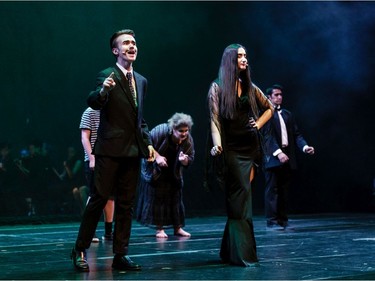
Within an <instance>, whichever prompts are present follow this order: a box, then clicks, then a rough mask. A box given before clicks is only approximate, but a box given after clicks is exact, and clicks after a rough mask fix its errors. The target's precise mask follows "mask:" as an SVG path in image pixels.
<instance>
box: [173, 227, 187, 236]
mask: <svg viewBox="0 0 375 281" xmlns="http://www.w3.org/2000/svg"><path fill="white" fill-rule="evenodd" d="M174 235H176V236H183V237H190V236H191V235H190V233H189V232H186V231H185V230H183V229H182V228H181V227H180V228H178V229H176V230H175V231H174Z"/></svg>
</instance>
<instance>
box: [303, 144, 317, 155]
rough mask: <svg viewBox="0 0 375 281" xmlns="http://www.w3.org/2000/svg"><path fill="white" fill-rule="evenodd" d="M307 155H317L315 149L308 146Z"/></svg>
mask: <svg viewBox="0 0 375 281" xmlns="http://www.w3.org/2000/svg"><path fill="white" fill-rule="evenodd" d="M305 153H307V154H310V155H313V154H314V153H315V149H314V148H313V147H312V146H307V147H306V148H305Z"/></svg>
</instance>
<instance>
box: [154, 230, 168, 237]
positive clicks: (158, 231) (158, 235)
mask: <svg viewBox="0 0 375 281" xmlns="http://www.w3.org/2000/svg"><path fill="white" fill-rule="evenodd" d="M156 238H168V235H167V233H165V232H164V229H158V230H156Z"/></svg>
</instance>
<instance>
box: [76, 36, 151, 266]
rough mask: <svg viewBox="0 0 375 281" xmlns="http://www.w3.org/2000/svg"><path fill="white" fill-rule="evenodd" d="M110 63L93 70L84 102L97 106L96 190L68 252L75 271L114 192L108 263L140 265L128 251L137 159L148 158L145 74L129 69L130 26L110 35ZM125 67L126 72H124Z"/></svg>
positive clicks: (134, 46) (132, 48)
mask: <svg viewBox="0 0 375 281" xmlns="http://www.w3.org/2000/svg"><path fill="white" fill-rule="evenodd" d="M110 47H111V50H112V53H113V55H114V56H115V57H116V65H115V66H113V67H109V68H107V69H105V70H103V71H101V72H99V74H98V75H97V78H96V88H95V90H94V91H92V92H91V93H90V94H89V96H88V98H87V103H88V105H89V106H90V107H91V108H93V109H97V110H98V109H100V110H101V114H100V124H99V128H98V137H97V140H96V143H95V146H94V151H93V154H94V155H95V161H96V163H95V171H94V183H95V188H96V191H97V192H96V193H95V195H94V196H92V197H91V198H90V200H89V202H88V204H87V206H86V208H85V211H84V214H83V217H82V221H81V225H80V228H79V232H78V236H77V240H76V243H75V246H74V248H73V249H72V253H71V258H72V260H73V265H74V267H75V268H76V269H77V270H78V271H89V264H88V263H87V257H86V249H88V248H89V247H90V243H91V241H92V238H93V236H94V235H95V229H96V226H97V224H98V222H99V220H100V217H101V214H102V211H103V208H104V206H105V205H106V203H107V200H108V198H109V197H110V195H114V196H115V216H114V217H115V225H114V236H113V253H114V258H113V263H112V268H113V269H118V270H140V269H141V266H140V265H138V264H136V263H135V262H133V261H132V260H131V259H130V258H129V256H128V247H129V238H130V233H131V224H132V216H133V207H134V200H135V196H136V186H137V179H138V174H139V168H140V159H141V158H147V159H148V161H154V157H155V155H154V148H153V147H152V143H151V139H150V135H149V130H148V126H147V124H146V122H145V121H144V120H143V102H144V96H145V94H146V90H147V80H146V78H145V77H143V76H142V75H140V74H139V73H137V72H135V71H134V70H133V62H134V61H135V60H136V58H137V54H138V48H137V44H136V41H135V34H134V32H133V31H132V30H130V29H126V30H120V31H118V32H116V33H114V34H113V35H112V37H111V39H110ZM128 73H130V76H129V74H128Z"/></svg>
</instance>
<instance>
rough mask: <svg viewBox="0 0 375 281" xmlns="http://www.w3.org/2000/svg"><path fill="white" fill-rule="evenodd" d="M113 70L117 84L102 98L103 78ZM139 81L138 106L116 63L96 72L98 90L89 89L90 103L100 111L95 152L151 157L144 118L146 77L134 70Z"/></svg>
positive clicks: (137, 84)
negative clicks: (149, 155) (90, 90)
mask: <svg viewBox="0 0 375 281" xmlns="http://www.w3.org/2000/svg"><path fill="white" fill-rule="evenodd" d="M112 72H114V74H115V75H114V78H113V79H114V81H115V82H116V86H115V87H114V88H113V89H112V90H111V91H110V92H109V93H108V94H107V95H106V97H105V100H103V99H102V98H101V97H100V93H99V92H100V90H101V88H102V85H103V82H104V80H105V79H106V78H107V77H108V76H109V75H110V74H111V73H112ZM133 76H134V79H135V84H136V92H137V103H138V106H136V105H135V103H134V100H133V97H132V94H131V92H130V89H129V84H128V81H127V79H126V78H125V75H124V74H123V72H122V71H121V70H120V68H119V67H118V66H117V65H115V66H114V67H109V68H107V69H105V70H103V71H101V72H99V74H98V75H97V78H96V89H95V90H94V91H92V92H90V94H89V96H88V98H87V103H88V105H89V106H90V107H91V108H93V109H99V110H100V124H99V128H98V138H97V140H96V142H95V145H94V149H93V154H95V155H102V156H108V157H138V156H140V157H145V158H147V157H148V154H149V153H148V148H147V146H148V145H151V139H150V133H149V130H148V126H147V124H146V122H145V121H144V119H143V104H144V98H145V95H146V91H147V80H146V78H145V77H143V76H142V75H140V74H139V73H137V72H135V71H133Z"/></svg>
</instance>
